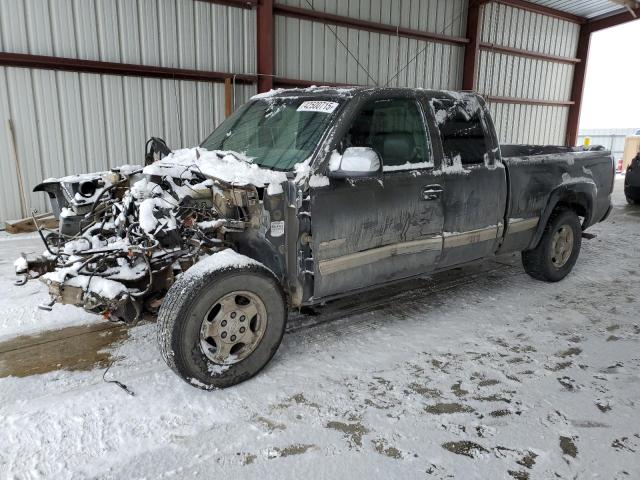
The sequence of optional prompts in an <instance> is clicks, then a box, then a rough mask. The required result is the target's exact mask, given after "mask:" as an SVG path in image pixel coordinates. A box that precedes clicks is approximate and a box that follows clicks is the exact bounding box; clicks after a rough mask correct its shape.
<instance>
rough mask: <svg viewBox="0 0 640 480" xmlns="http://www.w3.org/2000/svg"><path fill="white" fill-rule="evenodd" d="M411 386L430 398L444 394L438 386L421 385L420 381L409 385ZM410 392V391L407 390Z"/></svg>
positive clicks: (416, 391)
mask: <svg viewBox="0 0 640 480" xmlns="http://www.w3.org/2000/svg"><path fill="white" fill-rule="evenodd" d="M409 388H410V389H411V390H413V391H414V392H415V393H419V394H420V395H423V396H425V397H428V398H440V397H441V396H442V394H441V392H440V390H438V389H436V388H428V387H425V386H424V385H420V384H418V383H412V384H410V385H409ZM407 393H409V392H407Z"/></svg>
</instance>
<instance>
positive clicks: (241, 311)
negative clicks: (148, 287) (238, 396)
mask: <svg viewBox="0 0 640 480" xmlns="http://www.w3.org/2000/svg"><path fill="white" fill-rule="evenodd" d="M189 273H190V270H189V271H187V272H186V273H185V274H183V275H182V276H181V277H180V278H179V279H178V281H176V283H175V284H174V285H173V286H172V287H171V289H170V290H169V292H168V293H167V296H166V297H165V300H164V302H163V304H162V307H161V308H160V311H159V313H158V343H159V346H160V350H161V352H162V354H163V357H164V359H165V361H166V362H167V365H169V367H170V368H171V369H172V370H173V371H174V372H176V373H177V374H178V375H179V376H180V377H182V378H183V379H184V380H185V381H187V382H189V383H190V384H192V385H194V386H196V387H199V388H203V389H213V388H225V387H229V386H232V385H235V384H237V383H240V382H242V381H244V380H247V379H249V378H251V377H252V376H253V375H255V374H256V373H258V372H259V371H260V370H262V368H263V367H264V366H265V365H266V364H267V363H268V362H269V360H270V359H271V357H273V355H274V354H275V352H276V350H277V349H278V346H279V345H280V342H281V340H282V336H283V334H284V328H285V323H286V317H287V310H286V304H285V299H284V295H283V293H282V289H281V288H280V285H279V284H278V282H277V280H276V279H275V278H274V276H273V274H271V272H269V271H268V270H267V269H265V268H263V267H260V266H259V265H248V266H245V267H242V268H236V267H234V268H230V269H225V270H216V271H212V272H207V273H205V274H204V275H203V274H201V272H197V273H196V274H194V275H190V274H189Z"/></svg>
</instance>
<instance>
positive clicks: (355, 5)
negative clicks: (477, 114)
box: [275, 0, 467, 89]
mask: <svg viewBox="0 0 640 480" xmlns="http://www.w3.org/2000/svg"><path fill="white" fill-rule="evenodd" d="M310 1H311V0H310ZM283 3H285V4H288V5H291V6H295V7H300V8H305V9H310V5H309V3H307V1H306V0H285V1H284V2H283ZM313 8H314V9H315V10H317V11H321V12H327V13H332V14H336V15H341V16H346V17H351V18H357V19H361V20H367V21H372V22H377V23H383V24H387V25H394V26H400V27H406V28H411V29H414V30H420V31H424V32H431V33H440V34H448V35H452V36H461V37H464V35H465V30H466V12H467V2H466V0H428V1H427V0H372V1H369V0H315V1H314V2H313ZM333 32H335V34H334V33H333ZM336 34H337V36H338V37H339V38H340V40H341V41H342V42H343V43H344V44H345V45H346V46H347V48H348V50H349V51H350V52H351V53H352V54H353V55H354V56H355V57H356V58H357V60H358V62H359V63H360V64H361V65H362V66H363V67H364V68H361V67H359V66H358V64H357V62H356V61H355V60H354V58H353V57H352V56H351V55H350V54H349V52H348V51H347V48H345V47H344V46H343V45H342V44H341V43H340V42H339V41H338V40H337V39H336ZM418 53H419V55H418V57H417V58H416V60H415V61H411V60H412V59H413V58H414V57H416V55H417V54H418ZM275 57H276V58H275V70H276V75H277V76H282V77H287V78H293V79H301V80H313V81H315V82H323V81H324V82H329V83H332V82H333V83H349V84H350V83H352V84H359V85H373V84H376V83H377V84H378V85H384V84H386V83H387V82H388V81H389V80H391V81H390V82H389V85H390V86H408V87H425V88H442V89H459V88H460V87H461V84H462V62H463V58H464V47H461V46H456V45H450V44H442V43H435V42H428V41H423V40H417V39H410V38H406V37H399V36H395V35H387V34H381V33H375V32H368V31H365V30H360V29H356V28H345V27H336V26H333V25H324V24H323V23H319V22H311V21H306V20H299V19H296V18H289V17H284V16H279V15H277V16H276V20H275ZM410 61H411V63H409V62H410ZM407 63H409V65H408V66H407V68H404V67H405V65H407ZM403 68H404V69H403ZM365 70H366V71H368V72H369V75H367V73H366V71H365ZM399 70H402V71H401V72H400V74H398V75H397V76H395V75H396V73H397V72H398V71H399ZM394 76H395V78H394Z"/></svg>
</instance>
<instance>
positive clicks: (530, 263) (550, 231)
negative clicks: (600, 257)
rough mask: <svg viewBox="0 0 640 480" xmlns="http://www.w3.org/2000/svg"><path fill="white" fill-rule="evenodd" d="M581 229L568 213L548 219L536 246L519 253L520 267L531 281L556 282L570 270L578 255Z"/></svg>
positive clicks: (569, 212)
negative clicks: (520, 257) (534, 279)
mask: <svg viewBox="0 0 640 480" xmlns="http://www.w3.org/2000/svg"><path fill="white" fill-rule="evenodd" d="M581 244H582V228H581V226H580V219H579V218H578V215H576V213H575V212H574V211H572V210H566V209H563V210H557V211H556V212H554V213H553V214H552V215H551V218H550V219H549V222H548V223H547V226H546V227H545V230H544V233H543V235H542V238H541V239H540V242H539V243H538V246H537V247H536V248H534V249H533V250H527V251H524V252H522V264H523V265H524V269H525V271H526V272H527V273H528V274H529V275H531V276H532V277H533V278H536V279H538V280H544V281H547V282H558V281H560V280H562V279H563V278H564V277H566V276H567V275H568V274H569V272H571V270H572V269H573V266H574V265H575V264H576V261H577V260H578V256H579V254H580V246H581Z"/></svg>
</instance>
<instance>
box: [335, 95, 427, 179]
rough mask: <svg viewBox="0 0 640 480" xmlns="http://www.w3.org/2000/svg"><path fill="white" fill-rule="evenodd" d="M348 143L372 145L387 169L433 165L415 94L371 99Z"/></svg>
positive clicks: (353, 145) (353, 125)
mask: <svg viewBox="0 0 640 480" xmlns="http://www.w3.org/2000/svg"><path fill="white" fill-rule="evenodd" d="M345 147H347V148H348V147H368V148H372V149H373V150H375V151H376V152H377V153H378V155H379V156H380V158H381V160H382V168H383V171H384V172H393V171H402V170H413V169H418V168H428V167H433V160H432V156H431V145H430V142H429V137H428V136H427V131H426V128H425V123H424V117H423V114H422V110H421V108H420V106H419V104H418V102H417V101H416V100H414V99H411V98H390V99H382V100H371V101H369V102H367V103H366V104H365V105H364V106H363V107H362V108H361V110H360V111H359V113H358V114H357V116H356V118H355V119H354V121H353V123H352V124H351V127H350V129H349V131H348V132H347V135H346V137H345Z"/></svg>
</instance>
